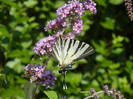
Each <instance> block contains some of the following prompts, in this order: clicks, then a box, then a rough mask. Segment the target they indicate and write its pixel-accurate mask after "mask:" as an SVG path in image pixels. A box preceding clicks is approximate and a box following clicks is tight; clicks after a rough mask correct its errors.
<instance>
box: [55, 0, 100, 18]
mask: <svg viewBox="0 0 133 99" xmlns="http://www.w3.org/2000/svg"><path fill="white" fill-rule="evenodd" d="M85 9H86V10H89V11H90V12H92V13H94V14H95V13H96V12H97V10H96V3H95V2H93V1H92V0H86V1H83V2H79V1H78V0H72V1H68V4H64V5H63V6H62V7H60V8H58V9H57V11H56V14H57V17H60V18H61V19H63V18H66V17H70V16H75V15H83V14H84V12H85Z"/></svg>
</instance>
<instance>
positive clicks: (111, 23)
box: [100, 17, 115, 30]
mask: <svg viewBox="0 0 133 99" xmlns="http://www.w3.org/2000/svg"><path fill="white" fill-rule="evenodd" d="M100 24H101V26H102V27H104V28H105V29H109V30H113V29H114V27H115V20H114V19H112V18H110V17H106V18H105V21H103V22H101V23H100Z"/></svg>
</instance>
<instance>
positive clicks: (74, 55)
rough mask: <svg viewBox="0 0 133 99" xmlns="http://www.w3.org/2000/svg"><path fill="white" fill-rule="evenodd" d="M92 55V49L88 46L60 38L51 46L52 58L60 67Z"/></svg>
mask: <svg viewBox="0 0 133 99" xmlns="http://www.w3.org/2000/svg"><path fill="white" fill-rule="evenodd" d="M92 53H94V49H93V48H92V47H91V46H90V45H89V44H86V43H84V42H80V41H78V40H72V39H62V38H61V37H60V38H59V39H58V40H57V41H56V42H55V45H54V46H53V52H52V56H53V58H54V59H55V60H56V61H58V62H59V64H60V65H62V64H66V65H69V64H71V63H72V62H74V61H77V60H80V59H82V58H84V57H86V56H88V55H90V54H92Z"/></svg>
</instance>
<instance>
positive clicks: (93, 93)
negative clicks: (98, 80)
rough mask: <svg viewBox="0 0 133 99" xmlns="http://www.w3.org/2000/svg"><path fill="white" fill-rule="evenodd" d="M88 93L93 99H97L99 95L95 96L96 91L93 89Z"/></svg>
mask: <svg viewBox="0 0 133 99" xmlns="http://www.w3.org/2000/svg"><path fill="white" fill-rule="evenodd" d="M90 93H91V94H92V95H93V97H94V99H97V98H99V95H97V93H96V91H95V89H94V88H91V89H90Z"/></svg>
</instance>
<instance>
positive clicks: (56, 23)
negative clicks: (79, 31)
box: [44, 17, 67, 31]
mask: <svg viewBox="0 0 133 99" xmlns="http://www.w3.org/2000/svg"><path fill="white" fill-rule="evenodd" d="M66 26H67V23H66V20H65V19H60V18H58V17H57V18H56V19H54V20H52V21H51V20H50V21H49V22H47V27H45V28H44V29H45V31H47V29H52V30H60V29H62V28H65V27H66Z"/></svg>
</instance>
